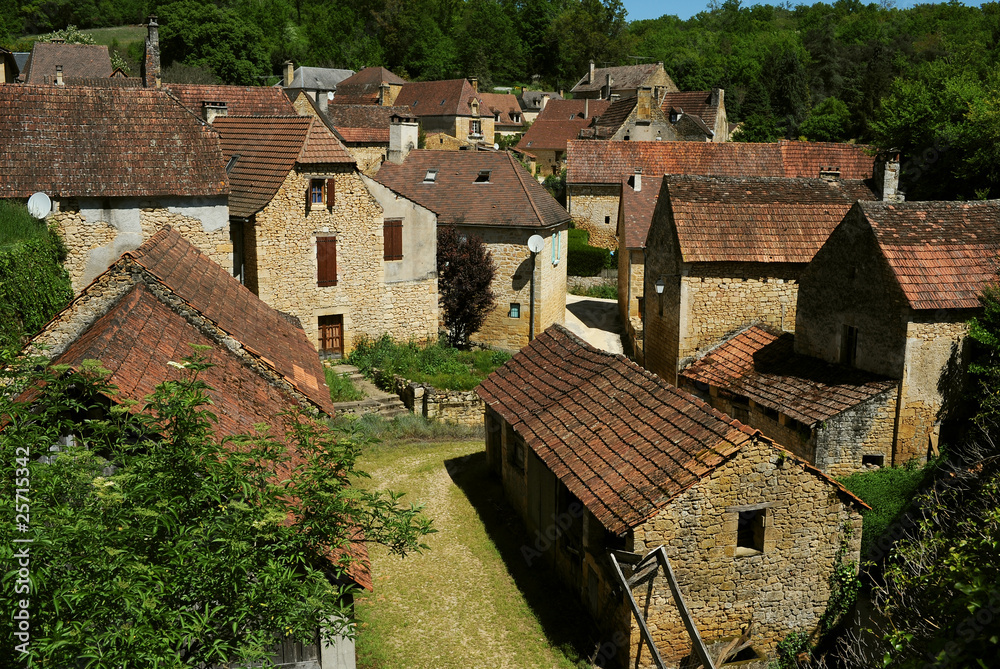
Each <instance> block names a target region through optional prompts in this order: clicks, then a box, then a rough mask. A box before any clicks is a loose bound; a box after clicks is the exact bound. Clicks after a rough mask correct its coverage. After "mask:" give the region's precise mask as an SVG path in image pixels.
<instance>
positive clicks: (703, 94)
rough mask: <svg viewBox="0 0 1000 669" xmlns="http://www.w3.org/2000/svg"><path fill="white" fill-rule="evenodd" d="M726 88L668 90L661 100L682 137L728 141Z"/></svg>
mask: <svg viewBox="0 0 1000 669" xmlns="http://www.w3.org/2000/svg"><path fill="white" fill-rule="evenodd" d="M725 100H726V92H725V91H724V90H722V89H721V88H713V89H712V90H710V91H677V92H674V93H667V94H665V95H664V96H663V100H662V101H661V102H660V108H661V109H662V110H663V114H664V115H665V116H666V117H667V119H668V120H669V121H670V123H671V125H672V126H673V128H674V132H675V133H676V135H677V139H678V140H679V141H685V142H727V141H729V121H728V119H727V118H726V102H725Z"/></svg>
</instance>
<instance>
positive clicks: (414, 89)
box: [395, 78, 494, 146]
mask: <svg viewBox="0 0 1000 669" xmlns="http://www.w3.org/2000/svg"><path fill="white" fill-rule="evenodd" d="M395 103H396V105H397V106H407V107H409V108H410V113H411V114H412V115H413V116H415V117H417V120H418V121H419V123H420V129H421V130H423V131H424V132H425V133H427V134H428V135H429V134H431V133H435V132H441V133H444V134H446V135H451V136H452V137H455V138H456V139H459V140H462V141H464V142H469V143H473V144H486V145H487V146H492V145H493V142H494V121H493V112H492V111H491V110H489V109H486V108H485V107H483V106H482V96H481V95H480V94H479V83H478V80H477V79H475V78H473V79H447V80H443V81H410V82H407V83H405V84H403V87H402V88H401V89H400V91H399V95H397V96H396V100H395Z"/></svg>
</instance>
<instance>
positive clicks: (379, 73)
mask: <svg viewBox="0 0 1000 669" xmlns="http://www.w3.org/2000/svg"><path fill="white" fill-rule="evenodd" d="M405 83H406V80H405V79H403V78H402V77H399V76H396V75H395V74H393V73H392V72H390V71H389V70H387V69H385V68H384V67H381V66H378V67H365V68H362V69H360V70H358V71H357V72H355V73H354V74H353V75H351V76H349V77H348V78H347V79H344V80H343V81H341V82H340V84H338V85H337V90H340V87H341V86H346V85H352V84H362V85H372V84H374V85H375V87H376V88H377V87H378V86H379V85H380V84H400V85H402V84H405Z"/></svg>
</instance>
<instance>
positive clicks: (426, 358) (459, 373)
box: [348, 334, 510, 390]
mask: <svg viewBox="0 0 1000 669" xmlns="http://www.w3.org/2000/svg"><path fill="white" fill-rule="evenodd" d="M348 360H349V362H350V363H351V364H352V365H355V366H357V368H358V369H360V370H361V371H362V373H364V374H365V376H367V377H369V378H373V375H372V370H373V369H376V368H377V369H381V370H382V371H383V372H386V373H389V374H398V375H399V376H402V377H404V378H406V379H409V380H410V381H416V382H417V383H427V384H430V385H432V386H434V387H435V388H441V389H443V390H472V389H473V388H475V387H476V386H477V385H479V382H480V381H482V380H483V379H484V378H486V377H487V376H489V375H490V373H492V372H493V370H494V369H496V368H497V367H499V366H500V365H502V364H504V363H505V362H507V361H508V360H510V354H508V353H504V352H502V351H490V350H482V349H480V350H469V351H461V350H459V349H457V348H453V347H451V346H449V345H447V344H446V343H444V342H437V343H435V344H430V345H427V346H423V347H421V346H418V345H417V344H416V343H414V342H408V343H399V342H395V341H393V339H392V337H390V336H389V335H387V334H385V335H382V336H381V337H379V338H378V339H368V338H362V339H361V340H360V341H359V342H357V343H356V345H355V347H354V350H353V351H352V352H351V355H350V356H349V358H348Z"/></svg>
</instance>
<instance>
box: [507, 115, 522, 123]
mask: <svg viewBox="0 0 1000 669" xmlns="http://www.w3.org/2000/svg"><path fill="white" fill-rule="evenodd" d="M510 117H511V119H512V120H513V121H514V123H520V122H521V115H520V114H511V115H510Z"/></svg>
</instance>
